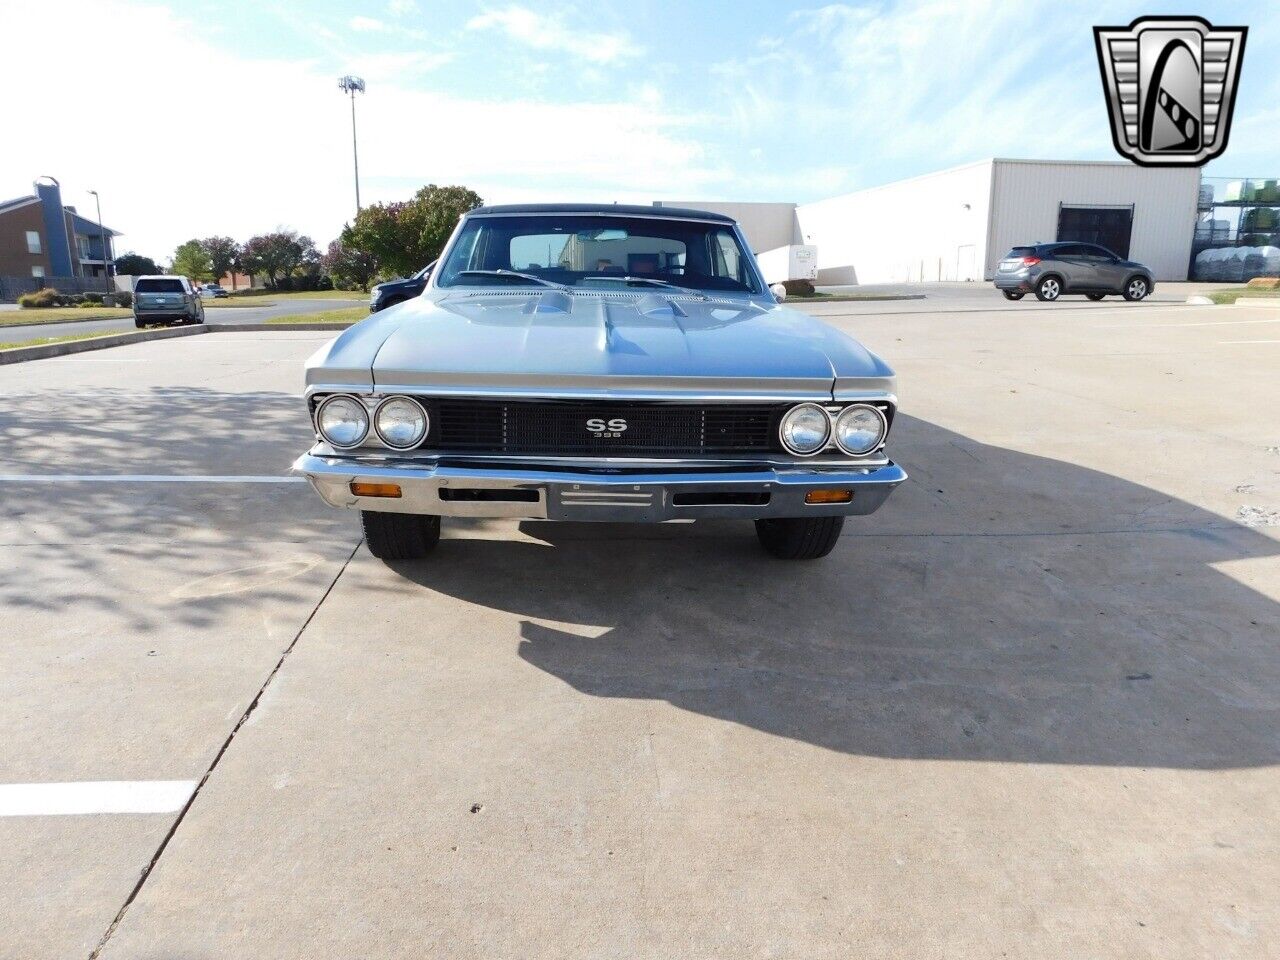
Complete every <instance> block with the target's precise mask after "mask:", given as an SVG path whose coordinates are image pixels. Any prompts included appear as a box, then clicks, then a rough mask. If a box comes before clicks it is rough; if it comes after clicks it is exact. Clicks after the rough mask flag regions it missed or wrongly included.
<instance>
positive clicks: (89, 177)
mask: <svg viewBox="0 0 1280 960" xmlns="http://www.w3.org/2000/svg"><path fill="white" fill-rule="evenodd" d="M51 7H55V8H56V10H54V11H51V9H50V8H51ZM55 14H56V18H57V20H58V22H59V23H61V24H63V27H62V28H61V30H60V32H59V39H58V43H59V55H60V56H62V57H64V58H65V59H66V61H67V62H74V63H91V62H94V61H95V58H96V57H98V56H99V55H100V53H101V51H102V50H103V49H110V50H111V51H113V56H112V59H111V88H112V96H113V98H114V102H117V103H131V104H139V105H143V104H145V105H146V108H147V109H148V110H150V111H154V112H155V114H156V115H158V116H169V117H177V118H185V119H187V120H189V121H190V123H191V124H192V125H193V126H194V125H196V124H199V123H202V122H203V121H201V120H200V119H199V117H200V116H202V115H205V114H209V115H210V116H216V117H218V121H217V123H218V126H219V128H220V130H222V131H223V133H221V134H220V135H219V136H216V137H203V138H200V142H199V144H198V146H197V147H196V148H194V149H189V148H179V147H178V146H177V145H170V144H167V143H161V144H149V143H147V142H146V140H145V138H142V139H139V138H138V137H136V136H135V135H134V134H133V133H132V132H130V130H131V128H130V127H129V126H128V122H129V121H127V119H126V120H122V122H121V125H120V126H119V129H118V131H117V132H116V134H115V135H112V136H110V137H108V138H107V139H105V140H104V139H102V138H100V137H90V138H88V139H86V137H85V135H84V128H83V126H82V125H78V124H46V125H44V126H42V128H41V134H40V136H39V137H11V138H8V139H7V140H6V142H5V147H4V149H3V150H0V197H12V196H19V195H21V194H24V193H27V192H29V191H30V185H31V181H32V179H33V178H34V177H35V176H36V175H38V174H44V173H50V174H53V175H55V176H57V177H58V178H59V180H61V181H62V185H63V195H64V199H65V201H66V202H67V203H70V204H77V205H79V206H81V207H83V206H84V205H85V204H87V203H89V202H90V201H91V200H92V198H91V197H87V196H86V195H85V193H84V191H85V190H86V189H89V188H93V189H97V190H100V191H101V193H102V204H103V216H104V218H105V219H106V221H107V222H108V223H109V224H110V225H111V226H113V227H115V228H117V229H120V230H122V231H124V233H125V236H124V237H122V238H121V249H129V248H132V249H136V250H137V251H138V252H140V253H144V254H147V255H150V256H154V257H158V258H163V257H167V256H169V255H171V253H172V251H173V248H174V247H175V246H177V244H179V243H181V242H182V241H184V240H187V239H189V238H191V237H193V236H197V237H200V236H208V235H211V234H227V235H230V236H233V237H236V238H238V239H245V238H247V237H248V236H251V235H252V234H255V233H260V232H262V231H265V230H270V229H272V228H274V227H275V226H276V225H277V224H285V225H287V226H291V227H293V228H295V229H298V230H301V231H302V232H304V233H307V234H309V235H310V236H311V237H312V238H313V239H315V240H316V242H317V243H320V244H324V243H327V242H328V241H329V240H330V239H332V238H333V237H334V236H336V235H337V233H338V231H339V230H340V229H341V227H342V224H343V222H344V221H346V220H348V219H349V218H350V217H351V215H352V212H353V210H352V208H353V206H354V197H353V193H352V184H351V139H350V138H351V127H350V112H349V111H350V106H349V103H348V102H347V100H346V99H345V98H343V97H342V96H340V95H339V93H338V91H337V90H335V89H334V77H335V76H336V75H337V74H338V72H339V71H338V70H337V69H336V66H337V64H340V63H342V62H343V61H340V60H332V59H330V58H326V59H324V60H317V61H299V60H283V59H275V60H272V59H259V58H251V57H247V56H245V55H243V54H242V53H241V52H239V50H238V49H237V48H236V47H235V46H234V45H230V44H227V45H220V43H218V42H210V41H209V40H208V39H207V38H206V36H205V34H204V32H203V31H201V30H199V29H197V25H196V24H194V23H193V22H192V21H190V20H187V19H184V18H182V17H180V16H178V15H176V14H174V13H173V12H172V11H170V10H168V9H166V8H164V7H159V6H147V7H141V6H140V5H138V4H136V3H128V2H125V0H50V2H49V3H46V4H44V5H41V6H39V7H32V6H30V5H28V6H27V7H25V8H24V7H19V8H15V9H12V10H9V11H7V12H6V14H5V18H6V24H5V25H6V28H7V29H11V30H12V31H13V32H14V33H15V35H33V36H34V35H37V34H38V33H39V32H40V30H41V29H43V25H47V22H48V18H49V17H50V16H51V15H55ZM46 54H47V51H44V50H43V48H41V47H40V46H39V45H38V44H25V45H24V44H19V45H16V46H13V47H11V48H9V49H8V50H6V52H5V55H4V56H3V57H0V88H3V89H8V90H17V89H22V88H23V87H24V86H25V85H26V84H27V83H28V82H29V79H30V78H31V77H34V76H39V77H41V89H40V102H41V109H43V110H45V111H47V112H48V113H49V114H50V115H68V116H80V115H83V110H84V89H83V81H82V78H81V77H80V76H79V75H77V74H75V73H74V72H72V73H68V72H67V71H57V70H55V71H49V70H48V69H47V64H46V63H45V62H44V61H45V58H46ZM404 56H405V55H403V54H399V53H396V52H388V53H386V54H380V55H379V57H380V58H381V59H378V60H372V59H371V58H368V57H365V58H360V59H358V60H355V59H353V60H352V61H351V63H350V66H351V69H352V70H353V71H355V72H357V73H360V75H361V76H365V75H366V74H368V75H370V76H372V75H374V74H375V73H379V74H382V75H384V79H381V80H379V81H378V83H377V84H376V85H375V84H372V83H371V84H370V88H369V93H368V95H367V96H365V97H361V98H358V99H357V103H356V109H357V116H358V123H359V130H360V173H361V199H362V200H363V201H364V202H366V203H369V202H372V201H378V200H398V199H404V198H406V197H407V196H409V195H410V194H411V193H412V192H413V191H414V190H415V189H417V188H418V187H419V186H421V185H423V184H424V183H427V182H436V183H461V184H465V185H467V186H470V187H472V188H473V189H476V190H477V191H479V192H480V193H481V195H482V196H484V197H485V198H486V199H501V198H504V197H517V196H521V195H532V194H535V193H537V194H539V195H542V196H546V197H554V198H557V199H563V200H574V199H595V198H600V199H637V198H647V199H652V198H660V197H662V196H664V195H665V194H666V193H667V192H668V191H671V190H674V189H679V190H680V192H681V193H684V194H686V195H688V194H694V195H696V194H697V193H698V192H700V191H701V190H703V189H705V187H706V186H707V185H708V184H710V183H713V182H717V181H719V180H721V179H723V177H724V176H725V171H724V169H723V168H722V167H721V166H720V165H719V164H718V163H717V162H715V161H714V160H713V159H712V158H709V157H708V156H707V155H705V153H704V150H703V148H702V146H701V145H700V143H699V142H698V139H697V136H696V131H697V129H698V128H696V127H695V126H694V124H695V121H696V118H693V117H690V116H688V115H685V114H680V113H676V112H673V111H671V110H669V109H668V108H666V107H664V106H663V105H662V104H661V103H658V102H653V101H652V97H651V94H647V93H645V92H643V91H642V92H641V98H640V99H636V100H630V99H624V98H622V97H619V98H618V99H617V100H615V101H614V102H595V103H561V104H551V103H544V102H536V101H531V100H501V101H489V100H480V99H470V98H464V97H460V96H453V95H449V94H446V93H442V92H439V91H436V90H431V91H426V90H418V89H414V88H413V86H412V84H409V83H407V82H405V80H404V79H401V78H402V77H403V76H404V75H405V73H406V72H407V71H409V70H412V69H425V68H428V67H429V66H430V65H431V61H430V59H429V58H430V57H431V56H433V55H432V54H421V55H418V57H419V59H410V60H405V59H403V57H404ZM370 66H372V67H373V69H369V67H370ZM156 77H169V78H172V82H167V83H157V82H156ZM646 99H647V100H649V101H650V102H645V100H646ZM281 105H283V106H284V109H277V108H276V107H278V106H281ZM415 118H416V119H415ZM530 129H541V130H590V131H591V133H590V135H589V136H581V137H575V138H574V139H573V143H572V144H571V145H566V146H565V147H564V148H563V149H546V148H545V146H539V145H538V144H536V143H531V142H530V141H529V139H528V137H527V133H526V132H527V131H528V130H530Z"/></svg>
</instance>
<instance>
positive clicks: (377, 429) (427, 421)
mask: <svg viewBox="0 0 1280 960" xmlns="http://www.w3.org/2000/svg"><path fill="white" fill-rule="evenodd" d="M392 403H408V404H410V405H411V406H413V407H415V408H416V409H417V411H418V413H419V414H421V415H422V430H421V431H420V432H419V433H418V435H417V436H416V437H414V439H413V440H412V441H411V442H409V443H392V442H391V441H390V440H388V439H387V437H386V434H385V433H383V430H382V424H380V423H379V422H378V421H379V419H380V418H381V416H382V412H383V411H384V410H385V409H386V408H387V406H388V405H389V404H392ZM372 420H373V432H374V434H375V435H376V436H377V438H378V440H379V442H380V443H382V444H383V446H386V447H389V448H390V449H392V450H412V449H413V448H414V447H416V446H418V445H419V444H421V443H422V441H423V440H425V439H426V438H427V434H428V433H430V432H431V415H430V414H429V413H427V408H426V407H424V406H423V405H422V404H421V403H420V402H419V401H417V400H415V399H414V398H413V397H407V396H404V395H403V394H395V395H393V396H390V397H385V398H383V399H382V400H381V401H380V402H379V403H378V406H377V407H376V408H375V409H374V411H373V417H372Z"/></svg>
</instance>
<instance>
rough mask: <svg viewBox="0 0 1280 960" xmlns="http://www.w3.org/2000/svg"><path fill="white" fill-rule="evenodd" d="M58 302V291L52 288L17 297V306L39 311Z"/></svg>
mask: <svg viewBox="0 0 1280 960" xmlns="http://www.w3.org/2000/svg"><path fill="white" fill-rule="evenodd" d="M57 301H58V291H57V290H55V289H53V287H45V288H44V289H43V290H37V291H36V292H35V293H24V294H23V295H22V296H20V297H18V305H19V306H20V307H22V308H24V309H40V308H43V307H52V306H53V305H54V304H55V303H57Z"/></svg>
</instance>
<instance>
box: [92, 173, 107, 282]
mask: <svg viewBox="0 0 1280 960" xmlns="http://www.w3.org/2000/svg"><path fill="white" fill-rule="evenodd" d="M89 193H91V194H93V202H94V203H95V204H96V205H97V207H98V230H99V231H100V233H99V236H100V237H101V238H102V287H103V290H102V292H103V293H105V294H107V295H108V296H110V295H111V264H110V261H109V260H108V259H107V228H106V227H105V226H103V223H102V198H101V197H99V196H98V191H97V190H90V191H89Z"/></svg>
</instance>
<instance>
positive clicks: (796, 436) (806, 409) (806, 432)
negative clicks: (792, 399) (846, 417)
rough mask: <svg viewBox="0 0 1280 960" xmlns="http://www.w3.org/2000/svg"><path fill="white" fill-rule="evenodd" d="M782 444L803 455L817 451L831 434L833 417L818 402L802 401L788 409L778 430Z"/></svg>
mask: <svg viewBox="0 0 1280 960" xmlns="http://www.w3.org/2000/svg"><path fill="white" fill-rule="evenodd" d="M778 433H779V435H780V436H781V438H782V445H783V446H784V447H786V448H787V449H788V450H790V451H791V452H792V453H798V454H800V455H801V456H808V455H809V454H813V453H817V452H818V451H819V450H821V449H822V448H823V447H825V446H826V445H827V438H828V437H829V436H830V435H831V418H830V417H828V416H827V411H826V410H824V409H822V407H820V406H818V405H817V404H816V403H802V404H799V405H798V406H795V407H792V408H791V409H790V410H788V411H787V415H786V416H785V417H783V418H782V425H781V427H780V428H779V430H778Z"/></svg>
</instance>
